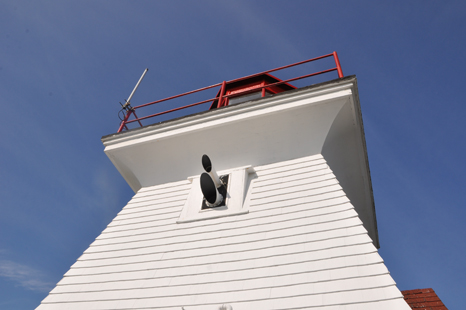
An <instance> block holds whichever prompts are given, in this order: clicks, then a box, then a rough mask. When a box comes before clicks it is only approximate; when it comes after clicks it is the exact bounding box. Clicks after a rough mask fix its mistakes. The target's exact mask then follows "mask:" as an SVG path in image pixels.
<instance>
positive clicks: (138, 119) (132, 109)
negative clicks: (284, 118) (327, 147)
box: [118, 52, 343, 132]
mask: <svg viewBox="0 0 466 310" xmlns="http://www.w3.org/2000/svg"><path fill="white" fill-rule="evenodd" d="M332 56H333V58H334V60H335V65H336V67H334V68H331V69H327V70H323V71H319V72H315V73H310V74H306V75H302V76H298V77H295V78H291V79H287V80H281V81H279V82H276V83H271V84H266V85H263V86H258V87H255V88H254V89H251V90H248V91H244V92H242V93H241V94H247V93H250V92H256V91H257V90H259V89H260V90H262V94H263V96H264V95H265V94H264V92H265V89H266V88H268V87H271V86H277V85H280V84H285V83H288V82H292V81H296V80H300V79H304V78H308V77H311V76H316V75H319V74H323V73H328V72H332V71H337V72H338V77H339V78H342V77H343V71H342V69H341V65H340V61H339V59H338V55H337V52H333V53H331V54H327V55H323V56H319V57H315V58H311V59H307V60H303V61H300V62H297V63H293V64H290V65H286V66H282V67H278V68H275V69H271V70H267V71H263V72H260V73H255V74H251V75H248V76H245V77H242V78H238V79H234V80H230V81H223V82H222V83H217V84H214V85H210V86H207V87H203V88H199V89H196V90H192V91H189V92H185V93H182V94H179V95H175V96H171V97H167V98H164V99H160V100H156V101H152V102H148V103H145V104H142V105H139V106H136V107H130V106H129V107H127V109H126V115H125V117H124V119H123V120H122V121H121V123H120V127H119V128H118V132H121V131H122V130H123V129H126V130H128V127H127V126H126V125H127V124H130V123H134V122H138V123H139V125H140V126H141V127H143V125H142V123H141V120H145V119H148V118H152V117H156V116H160V115H163V114H167V113H171V112H175V111H179V110H182V109H186V108H190V107H194V106H197V105H200V104H203V103H207V102H209V101H210V102H213V101H215V100H218V102H219V103H220V102H222V100H224V99H225V98H229V97H231V96H237V95H238V94H230V95H225V94H224V91H225V87H226V84H230V83H234V82H239V81H243V80H246V79H250V78H253V77H256V76H260V75H262V74H266V73H270V72H275V71H279V70H283V69H286V68H291V67H294V66H298V65H302V64H305V63H308V62H312V61H316V60H319V59H323V58H327V57H332ZM218 86H221V89H220V91H219V95H218V96H216V97H214V98H210V99H207V100H202V101H199V102H196V103H192V104H188V105H185V106H182V107H178V108H175V109H171V110H167V111H163V112H159V113H155V114H151V115H147V116H144V117H137V115H136V110H137V109H140V108H144V107H147V106H150V105H154V104H157V103H160V102H164V101H168V100H172V99H176V98H180V97H183V96H187V95H190V94H194V93H197V92H201V91H204V90H208V89H211V88H214V87H218ZM131 114H133V115H134V117H135V119H132V120H129V118H130V116H131Z"/></svg>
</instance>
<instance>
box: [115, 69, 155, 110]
mask: <svg viewBox="0 0 466 310" xmlns="http://www.w3.org/2000/svg"><path fill="white" fill-rule="evenodd" d="M147 71H149V69H148V68H146V70H144V72H143V73H142V75H141V77H140V78H139V81H138V82H137V83H136V86H134V89H133V91H132V92H131V94H130V95H129V97H128V100H126V103H125V104H122V105H121V106H122V107H123V109H125V110H127V109H128V107H129V109H132V108H131V98H133V95H134V93H135V92H136V90H137V89H138V87H139V84H141V81H142V79H143V78H144V76H145V75H146V73H147ZM120 104H121V102H120Z"/></svg>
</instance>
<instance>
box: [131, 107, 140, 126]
mask: <svg viewBox="0 0 466 310" xmlns="http://www.w3.org/2000/svg"><path fill="white" fill-rule="evenodd" d="M132 112H133V114H134V117H135V118H136V119H137V120H138V123H139V126H141V127H143V126H142V123H141V121H140V120H139V117H138V116H137V115H136V111H135V110H134V108H133V109H132Z"/></svg>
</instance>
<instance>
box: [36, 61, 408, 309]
mask: <svg viewBox="0 0 466 310" xmlns="http://www.w3.org/2000/svg"><path fill="white" fill-rule="evenodd" d="M327 56H330V57H331V56H334V57H336V53H333V54H329V55H326V56H325V57H327ZM335 60H336V64H337V67H336V68H334V69H332V70H335V71H338V72H339V78H337V79H335V80H330V81H327V82H324V83H320V84H314V85H310V86H307V87H302V88H296V87H294V86H293V85H292V81H291V80H293V79H290V80H287V81H282V80H280V79H278V78H276V77H275V76H274V75H272V74H271V71H273V70H270V71H267V72H265V73H261V74H256V75H254V76H250V77H246V78H243V79H238V80H234V81H229V82H223V83H219V84H218V85H217V86H219V87H220V89H219V91H218V93H217V96H216V97H215V98H214V99H213V100H211V101H210V109H209V110H207V111H205V112H201V113H196V114H192V115H187V116H184V117H182V118H177V119H173V120H168V121H164V122H160V123H156V124H151V125H147V126H143V127H140V128H136V129H132V130H127V131H124V130H123V129H125V128H127V127H128V124H129V123H130V118H129V116H132V115H133V114H134V115H136V114H135V113H134V112H135V110H134V109H133V108H130V109H128V110H127V116H128V117H126V118H125V122H124V123H123V124H122V126H121V127H120V129H122V131H121V132H119V133H116V134H112V135H108V136H105V137H103V138H102V141H103V143H104V145H105V153H106V154H107V156H108V157H109V158H110V160H111V161H112V162H113V164H114V165H115V167H116V168H117V169H118V171H119V172H120V173H121V175H122V176H123V177H124V178H125V180H126V181H127V182H128V184H129V185H130V186H131V188H132V189H133V190H134V192H135V195H134V197H133V198H132V199H131V200H130V201H129V202H128V204H127V205H126V206H125V207H124V208H123V209H122V210H121V212H120V213H119V214H118V215H117V216H116V218H115V219H114V220H113V221H112V222H111V223H110V224H109V225H108V227H107V228H106V229H105V230H104V231H103V232H102V234H101V235H100V236H98V237H97V238H96V240H95V241H94V242H93V243H92V244H91V245H90V247H89V248H88V249H87V250H86V251H85V252H84V254H83V255H82V256H81V257H80V258H79V259H78V260H77V262H76V263H75V264H74V265H73V266H71V268H70V270H69V271H68V272H67V273H66V274H65V275H64V277H63V279H62V280H61V281H60V282H59V283H58V284H57V286H56V287H55V288H54V289H53V290H52V291H51V292H50V294H49V295H48V296H47V297H46V298H45V299H44V300H43V301H42V303H41V305H40V306H39V307H38V308H37V309H39V310H58V309H60V310H62V309H66V310H76V309H86V310H91V309H95V310H97V309H99V310H104V309H105V310H110V309H113V310H117V309H121V310H123V309H125V310H129V309H164V310H175V309H176V310H182V309H184V310H219V309H234V310H253V309H254V310H291V309H319V310H337V309H338V310H343V309H345V310H350V309H351V310H353V309H354V310H356V309H357V310H365V309H367V310H369V309H370V310H373V309H378V310H385V309H386V310H392V309H406V310H408V309H410V307H409V306H408V305H407V303H406V302H405V301H404V299H403V295H402V294H401V293H400V291H399V289H398V288H397V287H396V284H395V282H394V280H393V279H392V277H391V276H390V274H389V271H388V270H387V268H386V266H385V264H384V262H383V260H382V258H381V257H380V255H379V253H378V251H377V248H378V247H379V241H378V234H377V222H376V216H375V208H374V200H373V196H372V187H371V179H370V172H369V165H368V159H367V151H366V146H365V139H364V130H363V123H362V118H361V111H360V105H359V97H358V88H357V80H356V77H354V76H348V77H343V74H342V72H341V68H340V66H339V63H338V60H337V58H335ZM332 70H327V71H332ZM311 75H313V74H309V75H307V76H311ZM138 114H139V111H138ZM159 114H160V113H159ZM139 116H140V115H139ZM142 119H143V117H141V118H140V119H136V122H134V124H136V123H137V121H141V120H142Z"/></svg>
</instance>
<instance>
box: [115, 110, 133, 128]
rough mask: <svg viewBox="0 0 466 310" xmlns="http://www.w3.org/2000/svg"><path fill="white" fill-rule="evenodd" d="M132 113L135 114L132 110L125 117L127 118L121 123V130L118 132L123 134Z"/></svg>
mask: <svg viewBox="0 0 466 310" xmlns="http://www.w3.org/2000/svg"><path fill="white" fill-rule="evenodd" d="M131 113H133V111H132V110H128V112H126V116H125V118H124V119H123V120H122V121H121V124H120V128H118V131H117V132H121V131H122V130H123V128H124V127H125V126H126V122H127V121H128V118H129V117H130V116H131Z"/></svg>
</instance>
